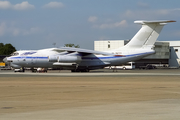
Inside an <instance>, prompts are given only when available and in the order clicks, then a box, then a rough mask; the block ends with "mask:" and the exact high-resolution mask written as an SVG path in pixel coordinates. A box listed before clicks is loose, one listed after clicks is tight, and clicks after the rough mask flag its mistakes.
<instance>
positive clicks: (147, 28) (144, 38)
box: [125, 20, 176, 48]
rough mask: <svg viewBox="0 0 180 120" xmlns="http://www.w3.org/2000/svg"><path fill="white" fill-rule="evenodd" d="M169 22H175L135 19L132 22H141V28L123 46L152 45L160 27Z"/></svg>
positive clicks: (138, 46)
mask: <svg viewBox="0 0 180 120" xmlns="http://www.w3.org/2000/svg"><path fill="white" fill-rule="evenodd" d="M169 22H176V21H172V20H166V21H135V22H134V23H139V24H142V28H141V29H140V30H139V31H138V32H137V33H136V35H135V36H134V37H133V38H132V39H131V41H130V42H129V43H128V44H127V45H126V46H125V47H131V48H132V47H134V48H141V47H149V48H152V47H153V46H154V43H155V41H156V40H157V38H158V36H159V34H160V32H161V30H162V28H163V27H164V25H166V24H167V23H169Z"/></svg>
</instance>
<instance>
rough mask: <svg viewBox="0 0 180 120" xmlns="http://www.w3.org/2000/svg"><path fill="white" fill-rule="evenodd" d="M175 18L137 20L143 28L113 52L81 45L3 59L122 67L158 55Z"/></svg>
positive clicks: (21, 63)
mask: <svg viewBox="0 0 180 120" xmlns="http://www.w3.org/2000/svg"><path fill="white" fill-rule="evenodd" d="M170 22H176V21H173V20H159V21H144V20H141V21H134V23H138V24H141V25H142V27H141V29H140V30H139V31H138V32H137V33H136V34H135V36H134V37H133V38H132V39H131V40H130V41H129V42H128V43H127V44H126V45H125V46H123V47H120V48H118V49H114V50H111V51H103V52H101V51H94V50H88V49H81V48H69V47H60V48H49V49H41V50H21V51H16V52H14V53H13V54H12V55H11V56H9V57H6V58H4V59H3V61H4V62H5V63H9V64H10V66H11V67H12V68H23V70H24V68H25V67H28V68H38V67H41V68H61V69H64V70H71V72H89V71H90V70H94V69H101V68H104V67H107V66H118V65H120V64H124V63H127V62H130V61H136V60H139V59H142V58H143V57H146V56H148V55H151V54H154V53H155V50H154V49H153V48H154V43H155V41H156V40H157V38H158V36H159V34H160V32H161V30H162V28H163V27H164V25H166V24H167V23H170Z"/></svg>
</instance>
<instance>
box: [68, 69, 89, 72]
mask: <svg viewBox="0 0 180 120" xmlns="http://www.w3.org/2000/svg"><path fill="white" fill-rule="evenodd" d="M71 72H89V69H83V70H79V69H75V70H71Z"/></svg>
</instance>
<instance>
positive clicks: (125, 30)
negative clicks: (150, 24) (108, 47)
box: [0, 0, 180, 50]
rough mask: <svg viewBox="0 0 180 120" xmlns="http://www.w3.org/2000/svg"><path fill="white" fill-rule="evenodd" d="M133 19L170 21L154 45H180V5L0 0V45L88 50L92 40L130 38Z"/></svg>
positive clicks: (142, 0) (136, 0)
mask: <svg viewBox="0 0 180 120" xmlns="http://www.w3.org/2000/svg"><path fill="white" fill-rule="evenodd" d="M135 20H176V21H177V22H176V23H170V24H168V25H166V26H165V27H164V29H163V30H162V32H161V34H160V36H159V38H158V40H159V41H167V40H180V24H179V23H180V0H166V1H165V0H25V1H24V0H0V43H1V42H3V43H4V44H6V43H11V44H12V45H13V46H15V47H16V49H17V50H22V49H41V48H50V47H54V45H53V43H56V47H60V46H64V44H67V43H74V44H76V45H77V44H78V45H80V47H81V48H86V49H93V48H94V41H95V40H127V39H131V38H132V37H133V36H134V35H135V34H136V32H137V31H138V30H139V29H140V27H141V26H140V25H139V24H134V21H135Z"/></svg>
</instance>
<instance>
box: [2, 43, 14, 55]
mask: <svg viewBox="0 0 180 120" xmlns="http://www.w3.org/2000/svg"><path fill="white" fill-rule="evenodd" d="M15 51H16V48H15V47H14V46H12V45H11V44H10V43H8V44H3V43H0V55H10V54H11V53H13V52H15Z"/></svg>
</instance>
